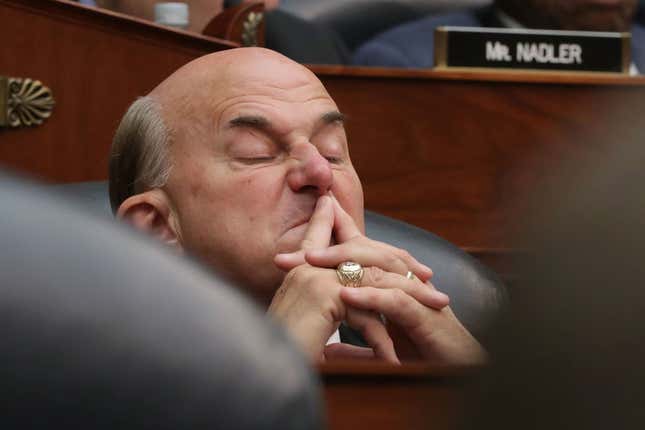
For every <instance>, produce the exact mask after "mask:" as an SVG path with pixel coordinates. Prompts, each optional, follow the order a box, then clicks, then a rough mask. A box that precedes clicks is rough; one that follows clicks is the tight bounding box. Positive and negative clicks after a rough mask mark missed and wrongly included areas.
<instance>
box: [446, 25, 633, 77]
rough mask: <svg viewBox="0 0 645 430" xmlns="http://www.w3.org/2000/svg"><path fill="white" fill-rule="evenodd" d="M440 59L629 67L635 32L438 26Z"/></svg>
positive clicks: (559, 68) (562, 68) (537, 67)
mask: <svg viewBox="0 0 645 430" xmlns="http://www.w3.org/2000/svg"><path fill="white" fill-rule="evenodd" d="M434 42H435V51H434V52H435V65H436V67H437V68H452V69H489V70H492V69H506V70H532V71H551V72H583V73H589V72H597V73H624V74H627V73H629V68H630V64H631V47H630V45H631V34H630V33H608V32H590V31H558V30H529V29H505V28H477V27H439V28H437V29H436V30H435V38H434Z"/></svg>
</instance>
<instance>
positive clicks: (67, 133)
mask: <svg viewBox="0 0 645 430" xmlns="http://www.w3.org/2000/svg"><path fill="white" fill-rule="evenodd" d="M0 40H2V41H3V47H2V52H3V54H2V55H0V75H5V76H13V77H26V78H31V79H36V80H40V81H42V82H43V84H44V85H46V86H48V87H49V88H50V89H51V90H52V93H53V95H54V98H55V100H56V105H55V107H54V111H53V113H52V116H51V118H49V119H48V120H47V121H46V122H45V123H44V124H43V125H42V126H39V127H33V128H23V129H15V130H3V129H0V162H2V163H3V164H5V165H9V166H11V167H13V168H16V169H21V170H24V171H27V172H29V173H31V174H34V175H37V176H39V177H41V178H44V179H48V180H52V181H57V182H73V181H85V180H91V179H97V180H98V179H105V178H106V176H107V155H108V152H109V148H110V145H111V142H112V136H113V135H114V131H115V129H116V126H117V125H118V123H119V120H120V118H121V116H122V115H123V114H124V113H125V109H126V108H127V106H128V105H129V104H130V103H131V102H132V101H133V100H134V99H135V98H136V97H137V96H141V95H144V94H146V93H147V92H149V91H150V90H151V89H152V88H154V87H155V86H156V85H157V84H158V83H159V82H161V81H162V80H163V79H164V78H165V77H167V76H168V75H169V74H170V73H172V72H173V71H174V70H176V69H177V68H179V67H180V66H182V65H183V64H185V63H187V62H188V61H190V60H192V59H194V58H197V57H200V56H202V55H205V54H208V53H210V52H214V51H219V50H222V49H227V48H232V47H235V46H237V45H236V44H234V43H232V42H228V41H224V40H220V39H215V38H211V37H206V36H200V35H197V34H194V33H188V32H185V31H180V30H173V29H170V28H166V27H162V26H159V25H155V24H153V23H150V22H148V21H144V20H139V19H135V18H132V17H129V16H125V15H122V14H118V13H113V12H109V11H106V10H102V9H101V10H99V9H95V8H91V7H85V6H82V5H79V4H77V3H72V2H67V1H54V0H29V1H28V2H26V1H24V0H0Z"/></svg>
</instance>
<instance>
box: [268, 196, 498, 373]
mask: <svg viewBox="0 0 645 430" xmlns="http://www.w3.org/2000/svg"><path fill="white" fill-rule="evenodd" d="M332 238H333V239H334V240H335V243H336V244H334V245H330V243H332ZM348 260H351V261H354V262H357V263H359V264H360V265H362V266H363V268H364V275H363V279H362V282H361V287H360V288H351V287H345V286H343V285H342V284H341V283H340V282H339V280H338V277H337V276H336V273H335V268H336V266H337V265H338V264H340V263H341V262H344V261H348ZM274 261H275V264H276V265H277V266H278V267H279V268H281V269H282V270H284V271H286V272H288V273H287V275H286V276H285V278H284V281H283V283H282V285H281V286H280V288H279V289H278V291H277V292H276V294H275V295H274V297H273V300H272V302H271V305H270V306H269V310H268V312H269V314H271V315H272V316H273V317H274V318H276V319H277V320H279V321H280V322H281V323H282V324H283V325H284V326H285V327H286V329H287V330H288V331H289V332H290V334H291V335H292V337H293V338H294V339H295V341H296V342H297V343H298V344H299V345H300V347H301V348H302V349H303V350H304V352H305V353H306V354H307V355H308V356H309V358H310V359H311V360H312V362H320V361H326V360H329V359H334V358H364V359H372V358H375V359H380V360H384V361H387V362H391V363H400V359H399V358H400V357H399V355H400V351H398V350H397V349H398V344H397V345H395V343H394V341H393V339H392V337H391V336H390V333H389V332H388V330H387V328H386V327H385V325H384V323H383V320H382V318H381V315H383V316H384V317H385V319H386V320H387V324H391V325H394V326H395V327H396V328H397V331H399V332H402V333H403V334H404V335H405V337H406V338H407V340H408V341H409V342H410V343H411V344H412V345H413V346H414V349H415V350H416V353H417V355H418V358H419V359H423V360H427V361H431V362H434V363H437V364H453V365H471V364H472V365H474V364H481V363H482V362H484V361H485V357H486V353H485V351H484V350H483V348H482V347H481V346H480V345H479V343H478V342H477V341H476V340H475V339H474V337H473V336H472V335H471V334H470V333H469V332H468V331H467V330H466V329H465V328H464V327H463V325H462V324H461V323H460V322H459V320H457V318H456V317H455V315H454V314H453V312H452V311H451V310H450V308H449V307H448V303H449V298H448V296H446V295H445V294H443V293H441V292H439V291H437V290H436V289H435V288H434V286H433V285H432V284H431V283H430V282H429V280H430V278H431V277H432V270H431V269H430V268H429V267H427V266H425V265H423V264H421V263H420V262H418V261H417V260H416V259H415V258H414V257H412V256H411V255H410V254H409V253H408V252H406V251H404V250H402V249H398V248H396V247H394V246H391V245H388V244H385V243H382V242H378V241H374V240H371V239H369V238H367V237H366V236H365V235H363V234H362V232H361V231H360V229H359V228H358V226H357V225H356V223H355V222H354V220H353V219H352V217H351V216H350V215H349V214H347V213H346V212H345V211H344V209H343V208H342V207H341V206H340V204H339V203H338V201H337V200H336V199H335V198H334V197H333V196H330V195H325V196H321V197H320V198H319V199H318V202H317V204H316V208H315V210H314V213H313V215H312V217H311V219H310V220H309V225H308V228H307V231H306V233H305V236H304V239H303V240H302V243H301V248H300V250H298V251H296V252H293V253H290V254H278V255H277V256H276V257H275V259H274ZM408 271H411V272H412V273H413V274H414V275H415V276H414V277H412V278H411V279H410V277H406V274H408ZM342 321H345V322H346V323H347V324H348V325H349V326H350V327H352V328H354V329H355V330H358V331H360V332H361V334H362V335H363V337H364V338H365V340H366V342H367V343H368V344H369V346H370V348H362V347H358V346H353V345H349V344H342V343H337V344H331V345H328V346H327V345H326V343H327V340H328V339H329V338H330V336H331V335H332V334H333V333H334V332H335V331H336V330H337V329H338V326H339V325H340V323H341V322H342Z"/></svg>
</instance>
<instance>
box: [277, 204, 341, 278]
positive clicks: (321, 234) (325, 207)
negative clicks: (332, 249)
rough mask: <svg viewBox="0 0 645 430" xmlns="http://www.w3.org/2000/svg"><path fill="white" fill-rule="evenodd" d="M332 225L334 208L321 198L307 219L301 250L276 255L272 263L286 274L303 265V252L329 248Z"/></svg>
mask: <svg viewBox="0 0 645 430" xmlns="http://www.w3.org/2000/svg"><path fill="white" fill-rule="evenodd" d="M333 225H334V208H333V205H332V202H331V198H330V197H329V196H321V197H320V198H319V199H318V201H317V202H316V208H315V209H314V213H313V214H312V215H311V218H310V219H309V225H308V226H307V231H306V232H305V236H304V238H303V240H302V242H301V244H300V247H301V249H299V250H298V251H295V252H290V253H284V254H277V255H276V256H275V257H274V259H273V263H274V264H275V265H276V266H278V268H280V269H282V270H284V271H286V272H288V271H289V270H291V269H293V268H294V267H296V266H300V265H301V264H304V263H305V251H306V250H309V249H316V248H324V247H327V246H329V242H330V239H331V232H332V229H333Z"/></svg>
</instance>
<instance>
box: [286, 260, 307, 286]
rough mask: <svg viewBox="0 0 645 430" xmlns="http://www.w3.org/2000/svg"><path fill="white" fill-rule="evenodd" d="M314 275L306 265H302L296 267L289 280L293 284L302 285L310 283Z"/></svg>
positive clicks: (290, 272) (290, 273) (292, 270)
mask: <svg viewBox="0 0 645 430" xmlns="http://www.w3.org/2000/svg"><path fill="white" fill-rule="evenodd" d="M312 275H313V274H312V273H311V270H310V267H309V266H307V265H306V264H301V265H300V266H296V267H294V268H293V269H291V270H290V271H289V273H288V274H287V278H289V280H290V281H291V282H293V283H297V284H300V283H307V282H308V281H310V280H311V278H312Z"/></svg>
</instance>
